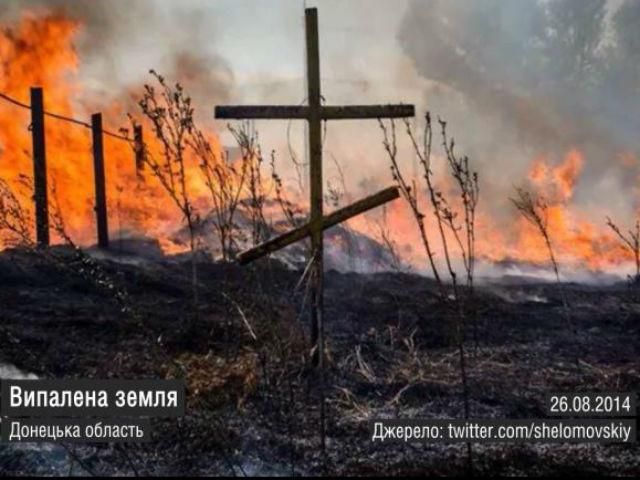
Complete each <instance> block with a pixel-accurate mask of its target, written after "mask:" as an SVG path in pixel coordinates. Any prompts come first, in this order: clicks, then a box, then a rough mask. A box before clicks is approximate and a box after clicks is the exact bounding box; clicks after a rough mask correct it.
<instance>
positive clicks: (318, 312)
mask: <svg viewBox="0 0 640 480" xmlns="http://www.w3.org/2000/svg"><path fill="white" fill-rule="evenodd" d="M305 26H306V36H307V39H306V40H307V82H308V97H309V99H308V102H309V113H308V115H309V116H308V122H309V163H310V168H309V171H310V176H311V178H310V180H311V182H310V207H311V218H310V220H309V223H310V224H311V255H312V257H311V258H312V259H311V262H312V270H311V271H312V272H313V277H312V278H313V284H312V286H311V287H312V288H311V344H312V345H313V346H314V348H315V354H314V363H316V361H317V363H318V366H319V367H320V368H322V364H323V362H324V358H323V357H324V324H323V318H322V313H323V312H322V307H323V277H324V259H323V238H322V237H323V233H322V211H323V208H322V206H323V191H322V190H323V188H322V185H323V184H322V118H321V116H320V113H321V112H320V109H321V103H320V102H321V93H320V49H319V45H318V11H317V10H315V9H308V10H306V12H305Z"/></svg>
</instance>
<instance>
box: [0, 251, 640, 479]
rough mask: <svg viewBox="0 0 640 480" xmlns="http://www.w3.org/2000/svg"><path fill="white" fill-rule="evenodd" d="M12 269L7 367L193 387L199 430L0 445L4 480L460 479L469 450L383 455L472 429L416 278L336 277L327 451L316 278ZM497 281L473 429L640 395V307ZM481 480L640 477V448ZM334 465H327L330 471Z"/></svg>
mask: <svg viewBox="0 0 640 480" xmlns="http://www.w3.org/2000/svg"><path fill="white" fill-rule="evenodd" d="M190 268H191V267H190V264H189V262H188V261H187V260H186V259H184V258H173V259H165V260H157V261H145V260H141V259H134V258H129V259H122V258H121V259H118V261H115V259H114V258H101V259H97V258H96V257H95V256H94V257H91V258H90V257H88V256H86V255H84V254H80V253H78V252H74V251H73V250H69V249H63V248H59V249H56V250H55V252H54V253H51V254H36V253H34V252H27V251H19V250H13V251H5V252H4V253H2V254H0V345H1V347H0V364H7V365H13V366H15V367H17V368H18V369H20V370H22V371H24V372H30V373H32V374H35V375H37V376H38V377H41V378H122V379H140V378H185V379H186V382H187V398H188V400H187V415H186V416H185V417H183V418H181V419H178V420H175V419H171V420H170V419H152V427H153V441H152V442H151V443H149V444H127V445H125V446H123V447H118V446H115V445H112V444H111V445H108V444H104V445H95V446H76V447H72V446H70V445H59V444H51V445H0V473H5V474H44V475H47V474H68V473H69V472H71V473H75V474H87V473H90V474H102V475H113V474H136V473H137V474H150V475H154V474H155V475H167V474H172V473H173V474H187V475H204V474H209V475H218V474H219V475H239V476H242V475H291V474H301V475H306V474H320V473H323V472H328V473H332V474H336V475H383V474H384V475H401V474H403V475H417V474H440V475H454V474H462V473H464V472H465V469H466V468H467V450H466V446H465V445H464V444H446V445H441V444H402V445H394V444H389V443H384V444H381V443H380V442H377V443H372V442H371V432H370V425H369V421H370V420H372V419H376V418H414V417H415V418H434V417H438V418H461V417H463V411H464V410H463V401H462V388H461V382H460V375H459V363H458V350H457V348H456V344H455V341H454V335H453V329H452V327H451V325H452V318H450V317H451V315H450V314H449V313H448V312H447V310H444V309H443V308H442V307H441V306H440V305H439V302H438V300H437V297H436V288H435V285H434V284H433V283H432V282H431V281H429V280H426V279H424V278H422V277H419V276H416V275H410V274H404V273H380V274H369V275H363V274H340V273H337V272H333V271H332V272H328V273H327V277H326V293H325V306H326V313H325V319H326V320H325V321H326V334H327V350H328V360H327V373H326V381H325V384H326V388H325V391H326V396H327V401H326V406H327V407H326V410H327V411H326V416H327V450H326V457H325V458H323V456H322V454H321V451H320V448H319V398H320V396H319V394H320V382H319V379H318V376H317V375H316V374H315V373H314V371H313V370H312V369H311V368H310V367H309V366H308V362H307V361H306V358H308V356H309V351H308V339H307V332H308V319H307V318H306V317H305V316H304V315H301V314H300V311H301V306H302V305H303V303H304V302H305V298H306V297H307V292H306V289H305V286H304V283H303V284H302V285H298V282H299V280H300V276H301V274H302V272H296V271H291V270H287V269H285V268H283V267H282V266H280V265H279V264H278V263H276V262H268V261H265V262H263V263H259V264H258V265H256V266H253V267H244V268H242V267H238V266H235V265H222V264H215V263H212V262H208V261H205V259H203V260H202V261H201V262H200V263H199V265H198V271H199V272H198V278H199V285H198V291H199V308H198V311H197V314H196V312H195V309H194V307H193V302H192V300H191V295H192V294H191V284H190V281H191V280H190V279H191V270H190ZM565 288H566V292H567V297H568V301H569V304H570V306H571V321H572V323H573V328H568V326H567V322H566V319H565V316H564V315H563V305H562V302H561V297H560V291H559V289H558V288H557V286H556V285H553V284H544V283H540V284H538V283H531V282H522V281H519V280H517V279H515V280H512V281H510V282H499V283H493V284H489V283H484V284H483V285H481V286H479V287H478V289H477V293H476V300H475V301H474V304H473V305H474V312H475V313H474V314H473V315H472V317H473V318H472V319H471V320H470V321H469V322H468V323H467V326H466V331H465V337H466V342H465V350H466V360H467V368H468V378H469V379H468V383H469V394H470V410H471V417H473V418H494V417H495V418H543V417H544V396H545V393H548V392H551V391H606V390H611V391H630V390H635V391H637V390H640V356H639V353H640V352H639V350H640V348H639V341H638V340H639V339H640V336H639V333H640V290H639V289H635V288H630V287H629V286H627V285H626V284H624V283H621V284H619V285H615V286H606V287H605V286H599V287H595V286H587V285H578V284H566V285H565ZM472 455H473V469H474V472H475V473H477V474H491V475H542V474H569V473H570V474H578V473H581V474H587V473H591V474H598V473H599V474H620V475H634V474H635V475H638V474H640V448H639V447H638V444H637V443H636V444H633V445H622V444H603V445H597V444H575V445H570V444H534V443H523V444H501V443H495V444H484V445H480V444H474V445H473V454H472ZM323 465H324V467H323Z"/></svg>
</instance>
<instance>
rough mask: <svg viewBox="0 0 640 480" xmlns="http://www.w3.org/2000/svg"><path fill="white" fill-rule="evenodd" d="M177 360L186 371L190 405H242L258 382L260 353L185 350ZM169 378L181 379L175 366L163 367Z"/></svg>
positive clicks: (240, 406)
mask: <svg viewBox="0 0 640 480" xmlns="http://www.w3.org/2000/svg"><path fill="white" fill-rule="evenodd" d="M175 363H177V364H178V365H180V366H181V367H182V370H183V371H185V372H186V376H185V381H186V383H187V403H188V405H189V407H208V408H212V407H220V406H222V405H225V404H227V403H229V402H234V403H235V404H236V406H237V407H238V408H242V406H243V405H244V403H245V401H246V400H247V398H248V397H249V396H250V395H251V394H252V393H253V392H254V391H255V389H256V387H257V385H258V355H257V354H256V353H255V352H252V351H245V352H242V353H240V354H239V355H238V356H236V357H235V358H224V357H220V356H218V355H214V354H213V353H212V352H209V353H207V354H206V355H198V354H195V353H189V352H187V353H183V354H182V355H180V356H179V357H178V358H177V359H176V360H175ZM163 370H164V371H165V377H166V378H180V377H181V373H182V372H180V371H176V367H175V365H167V366H165V367H164V369H163Z"/></svg>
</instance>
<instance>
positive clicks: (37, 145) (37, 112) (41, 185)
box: [31, 88, 49, 247]
mask: <svg viewBox="0 0 640 480" xmlns="http://www.w3.org/2000/svg"><path fill="white" fill-rule="evenodd" d="M43 97H44V95H43V92H42V88H32V89H31V137H32V140H33V187H34V196H33V198H34V201H35V206H36V208H35V210H36V242H37V244H38V246H41V247H47V246H49V203H48V194H47V153H46V145H45V134H44V98H43Z"/></svg>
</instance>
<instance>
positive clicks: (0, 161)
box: [0, 14, 217, 253]
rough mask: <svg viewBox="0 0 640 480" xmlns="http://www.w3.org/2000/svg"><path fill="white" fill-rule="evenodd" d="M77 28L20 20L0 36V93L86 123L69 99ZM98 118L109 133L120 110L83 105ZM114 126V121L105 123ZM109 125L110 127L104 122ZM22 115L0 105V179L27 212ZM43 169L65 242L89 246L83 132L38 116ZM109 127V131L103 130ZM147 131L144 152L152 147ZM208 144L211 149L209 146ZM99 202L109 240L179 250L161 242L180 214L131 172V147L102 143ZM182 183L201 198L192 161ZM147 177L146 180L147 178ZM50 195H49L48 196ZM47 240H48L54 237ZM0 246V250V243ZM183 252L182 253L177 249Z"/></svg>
mask: <svg viewBox="0 0 640 480" xmlns="http://www.w3.org/2000/svg"><path fill="white" fill-rule="evenodd" d="M81 28H82V26H81V25H79V24H78V23H76V22H73V21H71V20H69V19H67V18H64V17H62V16H59V15H56V14H47V15H44V16H36V15H32V14H26V15H25V16H24V17H23V18H22V20H21V21H20V22H19V24H18V25H16V26H15V27H6V28H4V29H3V30H2V31H1V32H0V55H2V58H3V63H2V64H1V65H0V69H1V70H2V74H1V75H0V91H1V92H3V93H5V94H7V95H9V96H11V97H12V98H15V99H18V100H19V101H21V102H22V103H25V104H28V103H29V101H28V98H29V87H31V86H40V87H42V88H43V89H44V97H45V110H46V111H48V112H55V113H57V114H61V115H64V116H67V117H74V118H80V119H82V118H86V119H87V120H88V119H89V117H90V114H91V113H93V111H91V110H89V109H88V108H85V109H81V110H87V111H82V113H79V112H78V111H77V109H76V108H74V105H72V104H71V100H70V99H75V98H82V95H81V94H82V91H83V88H82V85H81V84H80V83H79V82H78V80H77V75H76V73H77V70H78V66H79V59H78V55H77V53H76V51H75V49H74V47H73V41H74V37H75V36H76V34H77V33H78V32H79V31H80V30H81ZM89 108H94V109H95V110H94V111H102V112H103V114H104V116H105V129H108V130H110V131H112V132H113V131H115V132H116V133H117V130H118V128H117V127H118V123H116V122H118V121H119V122H122V120H123V119H125V118H126V117H125V113H126V111H125V110H124V109H123V107H122V105H120V104H118V103H116V104H113V105H98V104H90V105H89ZM113 119H119V120H115V121H114V120H113ZM109 120H111V122H110V121H109ZM29 123H30V112H29V110H26V109H22V108H19V107H17V106H15V105H12V104H9V103H6V102H0V178H3V179H5V180H6V181H8V182H10V184H12V185H13V186H15V187H16V188H15V190H16V191H17V192H19V193H22V198H21V200H22V204H23V207H24V208H26V209H31V210H32V205H31V204H32V200H31V198H30V196H29V194H28V193H25V192H24V188H22V189H20V188H18V181H19V179H20V177H21V175H29V176H30V175H31V173H32V171H33V166H32V158H31V148H32V147H31V135H30V133H29ZM45 123H46V143H47V170H48V177H49V189H50V191H51V193H50V195H51V196H52V197H53V198H50V203H53V202H57V204H58V205H59V208H60V211H61V213H62V214H63V217H64V221H65V225H66V228H67V229H68V233H69V234H70V236H71V237H72V238H73V239H74V240H75V241H76V242H77V243H79V244H82V245H88V244H92V243H94V242H95V214H94V210H93V198H94V185H93V159H92V154H91V145H92V139H91V133H90V130H89V129H86V128H83V127H82V126H79V125H74V124H69V123H66V122H62V121H60V120H57V119H55V118H51V117H46V119H45ZM109 126H111V128H109ZM151 137H152V134H151V130H148V131H147V138H146V139H145V140H146V141H147V142H149V141H150V142H149V145H148V148H149V149H151V150H152V151H156V152H157V151H158V149H159V146H158V145H156V144H155V143H154V142H153V141H152V140H153V139H152V138H151ZM213 140H214V145H215V144H216V143H217V142H215V138H214V139H213ZM104 148H105V170H106V178H107V202H108V210H109V222H110V230H111V233H112V237H115V238H117V236H118V235H121V234H122V232H125V233H127V232H136V233H137V234H144V235H148V236H150V237H155V238H159V239H162V241H161V245H162V246H163V247H166V248H167V249H168V250H169V251H170V253H175V252H176V251H179V250H180V249H181V247H180V246H179V245H176V244H174V243H172V242H171V241H169V240H168V239H166V238H163V237H164V236H165V235H166V234H167V232H168V231H169V228H174V229H175V228H176V225H179V224H180V221H181V216H180V212H179V211H178V210H177V209H176V207H175V206H174V205H173V204H172V202H171V200H170V199H169V198H168V196H167V195H166V193H165V192H164V191H163V190H162V188H161V186H160V185H159V183H158V182H156V181H154V179H153V178H147V180H146V181H144V182H142V181H140V179H139V178H138V175H137V173H136V170H135V160H134V155H133V151H132V147H131V145H130V144H128V143H127V142H124V141H121V140H118V139H114V138H112V137H110V136H106V135H105V136H104ZM188 166H189V171H188V172H187V173H188V174H187V183H188V188H189V190H190V191H192V192H193V193H194V196H195V197H196V201H195V203H197V198H198V197H201V196H202V195H203V194H204V193H205V185H204V182H203V180H202V178H201V176H200V175H199V174H198V165H197V162H195V161H193V160H192V161H190V162H189V165H188ZM148 177H151V175H148ZM54 192H55V193H54ZM54 240H55V238H54ZM0 246H1V243H0ZM182 248H184V247H182Z"/></svg>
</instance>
